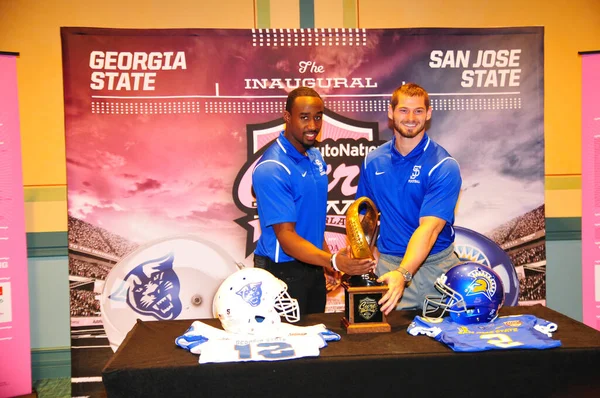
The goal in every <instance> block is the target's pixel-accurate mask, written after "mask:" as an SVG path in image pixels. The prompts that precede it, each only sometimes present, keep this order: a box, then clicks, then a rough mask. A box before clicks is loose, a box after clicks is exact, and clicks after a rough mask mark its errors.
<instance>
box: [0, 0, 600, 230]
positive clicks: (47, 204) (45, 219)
mask: <svg viewBox="0 0 600 398" xmlns="http://www.w3.org/2000/svg"><path fill="white" fill-rule="evenodd" d="M298 3H299V2H298V1H293V0H270V1H268V0H219V1H213V0H204V1H202V0H169V1H163V0H103V1H101V2H100V1H93V0H85V1H84V0H81V1H80V0H45V1H43V0H0V51H15V52H19V53H20V54H21V56H20V57H19V59H18V61H17V66H18V79H19V105H20V113H21V136H22V147H23V173H24V175H23V179H24V184H25V186H26V193H27V190H28V189H30V190H33V193H32V194H31V197H30V202H29V203H28V206H27V231H28V232H47V231H66V202H65V195H64V187H65V184H66V172H65V150H64V119H63V117H64V116H63V86H62V64H61V62H62V61H61V43H60V27H61V26H87V27H114V28H202V27H207V28H214V27H222V28H252V27H254V25H255V20H256V12H257V7H258V8H260V7H261V6H263V7H264V6H265V5H266V6H267V7H270V11H271V12H270V27H274V28H275V27H276V28H279V27H290V28H294V27H299V15H300V14H299V11H298V10H299V6H298ZM349 4H351V2H349V1H348V0H315V27H342V26H335V25H334V24H339V23H342V22H341V21H343V20H344V14H343V11H344V8H348V7H349ZM353 7H355V10H356V11H355V12H357V15H356V17H357V18H356V20H357V21H358V23H359V27H361V28H404V27H499V26H544V27H545V62H544V67H545V128H546V130H545V140H546V175H547V181H549V182H550V183H549V184H547V194H546V215H547V216H548V217H580V216H581V203H580V202H581V190H580V174H581V64H580V57H579V56H578V54H577V53H578V51H586V50H599V49H600V1H599V0H571V1H559V0H531V1H523V0H504V1H493V0H487V1H486V0H481V1H473V0H428V1H422V2H417V3H414V2H406V1H391V0H369V1H367V0H362V1H357V2H356V3H354V4H353ZM328 15H329V16H330V17H329V18H328V17H327V16H328ZM57 189H58V190H61V189H62V190H63V194H62V196H61V195H60V194H58V195H57V192H56V190H57ZM36 195H37V196H36Z"/></svg>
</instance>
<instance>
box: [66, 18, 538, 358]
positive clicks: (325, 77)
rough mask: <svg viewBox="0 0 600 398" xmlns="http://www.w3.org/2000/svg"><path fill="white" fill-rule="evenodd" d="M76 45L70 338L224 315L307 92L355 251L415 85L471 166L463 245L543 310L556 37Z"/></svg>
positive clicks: (442, 35) (395, 34)
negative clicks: (548, 60)
mask: <svg viewBox="0 0 600 398" xmlns="http://www.w3.org/2000/svg"><path fill="white" fill-rule="evenodd" d="M62 39H63V62H64V84H65V114H66V115H65V122H66V145H67V148H66V151H67V168H68V169H67V172H68V203H69V270H70V286H71V315H72V318H71V319H72V325H73V328H75V329H74V330H77V331H78V330H80V329H78V328H84V329H85V328H87V329H86V330H87V331H88V332H89V331H90V330H95V331H99V330H104V331H106V333H107V335H108V339H109V342H110V345H111V346H112V348H113V349H114V348H116V347H117V346H118V344H119V343H120V342H121V341H122V339H123V338H124V336H125V334H126V333H127V331H128V330H129V328H130V327H131V326H132V325H133V319H135V318H136V317H138V318H141V319H154V320H161V319H174V318H202V317H212V311H211V303H212V296H213V295H214V292H215V291H216V289H217V287H218V286H219V284H220V282H221V281H222V280H223V279H224V278H225V277H226V276H227V275H229V274H230V273H232V272H234V271H235V270H236V269H238V267H241V266H251V265H252V251H253V249H254V246H255V242H256V241H257V238H258V236H259V235H260V230H259V224H258V219H257V213H256V208H255V199H254V196H253V193H252V188H251V184H250V182H251V172H252V169H253V166H254V165H255V164H256V162H257V161H258V159H259V157H260V156H261V154H262V152H263V151H264V149H265V148H266V146H267V145H268V144H269V143H270V142H271V141H272V140H273V139H274V138H275V137H276V136H277V135H278V134H279V132H280V131H281V130H282V129H283V127H284V126H283V118H282V116H283V110H284V104H285V98H286V97H287V93H288V92H289V91H291V90H292V89H294V88H296V87H299V86H301V85H303V86H309V87H313V88H315V89H316V90H317V91H318V92H319V93H320V94H321V95H322V96H323V99H324V102H325V107H326V114H325V121H324V127H323V130H322V132H321V135H320V145H319V148H320V150H321V151H322V153H323V156H324V158H325V161H326V163H327V174H328V177H329V182H330V183H329V201H328V218H327V233H326V240H327V243H328V244H329V246H330V247H331V249H332V250H334V251H335V250H337V249H338V248H339V247H341V246H343V245H345V244H346V240H345V217H344V215H345V212H346V209H347V208H348V206H349V205H350V203H351V202H352V201H353V199H354V195H355V193H356V186H357V183H358V177H359V170H360V167H359V166H360V164H361V162H362V161H363V159H364V157H365V155H366V154H367V153H368V152H369V151H371V150H373V149H374V148H375V147H376V146H377V145H379V144H380V143H382V142H385V141H387V140H389V139H390V138H391V136H392V132H391V130H390V129H389V128H388V120H387V108H388V104H389V100H390V96H391V93H392V91H393V90H394V89H395V88H396V87H398V86H399V85H400V84H402V83H403V82H408V81H412V82H416V83H418V84H420V85H422V86H423V87H425V88H426V89H427V90H428V91H429V92H430V95H431V100H432V101H431V102H432V107H433V119H432V122H431V125H430V127H429V129H428V133H429V134H430V136H431V137H432V138H433V139H434V140H436V141H438V142H439V143H440V144H441V145H443V146H444V147H445V148H446V149H447V150H448V151H449V152H450V153H451V154H452V155H453V156H454V157H455V158H456V159H457V160H458V162H459V163H460V166H461V171H462V175H463V183H464V186H463V190H462V194H461V199H460V203H459V207H458V210H457V222H456V225H457V228H456V230H457V239H456V250H457V252H458V253H459V255H460V256H461V257H462V258H465V259H469V260H474V261H479V262H481V263H483V264H485V265H488V266H490V267H493V268H494V269H495V270H496V271H498V273H500V275H501V276H502V279H503V282H504V285H505V290H506V291H507V305H517V304H518V303H523V302H544V300H545V265H546V261H545V260H546V253H545V224H544V158H543V156H544V155H543V154H544V141H543V137H544V134H543V119H544V118H543V28H503V29H374V30H369V29H273V30H260V29H259V30H249V29H241V30H234V29H222V30H221V29H185V30H184V29H181V30H121V29H114V30H113V29H90V28H64V29H63V30H62ZM329 287H330V289H331V291H330V293H329V300H328V304H327V310H328V311H341V310H342V309H343V305H344V304H343V296H342V289H340V287H339V280H338V279H336V278H335V277H330V278H329ZM100 324H102V325H103V326H102V327H103V329H100V328H99V327H98V325H100ZM98 333H100V332H98ZM73 335H74V336H77V333H76V332H74V334H73ZM76 341H77V340H75V339H74V342H76ZM96 341H98V340H96ZM74 344H75V343H74ZM81 344H82V345H85V344H89V342H86V343H81ZM82 352H83V350H77V353H75V352H74V353H73V355H83V354H81V353H82ZM74 363H75V361H74Z"/></svg>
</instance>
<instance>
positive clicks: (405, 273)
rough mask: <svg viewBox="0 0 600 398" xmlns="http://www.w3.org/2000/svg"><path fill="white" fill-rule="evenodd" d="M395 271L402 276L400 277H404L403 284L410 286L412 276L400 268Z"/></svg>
mask: <svg viewBox="0 0 600 398" xmlns="http://www.w3.org/2000/svg"><path fill="white" fill-rule="evenodd" d="M396 271H398V272H400V273H401V274H402V276H404V284H406V285H407V286H408V285H409V284H410V282H411V281H412V278H413V276H412V274H411V273H410V272H408V271H407V270H405V269H404V268H402V267H398V268H397V269H396Z"/></svg>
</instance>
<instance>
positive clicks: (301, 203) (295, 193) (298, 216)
mask: <svg viewBox="0 0 600 398" xmlns="http://www.w3.org/2000/svg"><path fill="white" fill-rule="evenodd" d="M324 109H325V108H324V105H323V100H322V99H321V97H320V96H319V94H318V93H317V92H316V91H315V90H313V89H311V88H307V87H300V88H297V89H295V90H293V91H292V92H290V93H289V95H288V98H287V101H286V104H285V112H284V115H283V119H284V120H285V130H284V131H283V132H282V133H281V134H280V135H279V137H278V138H277V139H276V140H275V142H274V143H273V144H271V146H270V147H269V148H267V150H266V151H265V153H264V154H263V156H262V157H261V159H260V160H259V162H258V164H257V165H256V167H255V168H254V171H253V173H252V186H253V188H254V193H255V194H256V203H257V207H258V217H259V221H260V229H261V236H260V238H259V239H258V244H257V246H256V250H255V251H254V266H255V267H260V268H265V269H266V270H268V271H270V272H271V273H272V274H273V275H275V276H276V277H277V278H279V279H281V280H282V281H284V282H285V283H286V284H287V285H288V292H289V294H290V296H292V297H293V298H295V299H297V300H298V305H299V307H300V313H301V314H310V313H316V312H323V311H324V310H325V304H326V294H327V292H326V288H325V276H324V273H323V270H324V268H330V269H332V270H334V271H343V272H345V273H347V274H350V275H361V274H364V273H367V272H368V271H369V270H371V269H373V268H374V267H375V263H374V262H373V261H371V260H369V259H362V260H360V259H353V258H350V257H349V256H348V251H347V249H343V250H340V251H339V252H338V253H335V254H333V255H332V254H331V253H330V252H329V248H328V247H327V244H326V242H325V221H326V215H327V186H328V179H327V165H326V164H325V162H324V160H323V157H322V156H321V152H319V150H318V149H316V148H314V147H313V146H314V145H315V143H316V142H317V135H318V134H319V132H320V130H321V125H322V123H323V111H324Z"/></svg>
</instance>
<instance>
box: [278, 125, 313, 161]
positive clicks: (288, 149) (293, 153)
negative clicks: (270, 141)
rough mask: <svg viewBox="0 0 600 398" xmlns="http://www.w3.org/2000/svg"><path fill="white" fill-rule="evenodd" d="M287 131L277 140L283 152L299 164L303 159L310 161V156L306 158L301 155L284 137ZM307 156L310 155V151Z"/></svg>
mask: <svg viewBox="0 0 600 398" xmlns="http://www.w3.org/2000/svg"><path fill="white" fill-rule="evenodd" d="M284 133H285V131H282V132H281V133H280V134H279V137H278V138H277V144H278V145H279V146H280V147H281V149H282V150H283V152H285V153H286V154H287V155H288V156H289V157H290V158H292V159H293V160H294V161H296V163H297V162H299V161H301V160H302V159H308V156H304V155H303V154H301V153H300V152H299V151H298V150H297V149H296V147H295V146H293V145H292V143H291V142H290V141H289V140H288V139H287V138H285V135H284ZM306 152H307V155H308V150H307V151H306Z"/></svg>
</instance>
